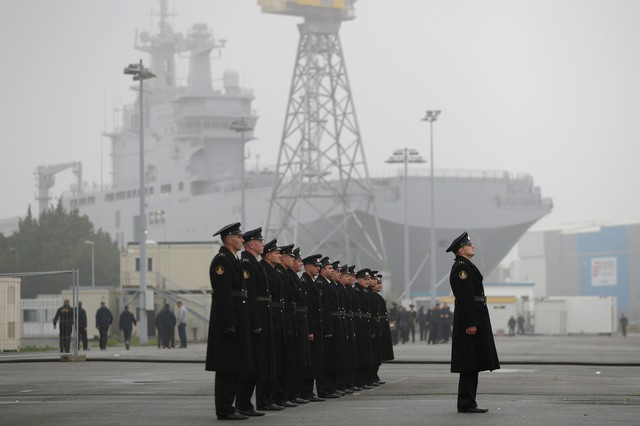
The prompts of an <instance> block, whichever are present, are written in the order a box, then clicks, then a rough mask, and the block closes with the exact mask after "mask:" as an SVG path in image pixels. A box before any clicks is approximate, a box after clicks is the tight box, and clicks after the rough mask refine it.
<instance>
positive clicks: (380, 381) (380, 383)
mask: <svg viewBox="0 0 640 426" xmlns="http://www.w3.org/2000/svg"><path fill="white" fill-rule="evenodd" d="M385 383H387V382H383V381H382V380H378V384H379V385H384V384H385Z"/></svg>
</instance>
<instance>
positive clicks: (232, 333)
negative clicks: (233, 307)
mask: <svg viewBox="0 0 640 426" xmlns="http://www.w3.org/2000/svg"><path fill="white" fill-rule="evenodd" d="M224 335H225V336H235V335H236V328H235V327H234V326H231V327H227V328H225V329H224Z"/></svg>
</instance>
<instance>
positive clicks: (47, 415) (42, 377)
mask: <svg viewBox="0 0 640 426" xmlns="http://www.w3.org/2000/svg"><path fill="white" fill-rule="evenodd" d="M496 343H497V346H498V352H499V355H500V358H501V361H502V367H503V368H502V369H500V370H497V371H495V372H484V373H481V374H480V386H479V388H478V402H479V404H480V405H481V406H483V407H486V408H489V410H490V411H489V412H488V413H486V414H458V413H457V412H456V409H455V399H456V396H455V395H456V390H457V379H458V377H457V375H456V374H452V373H450V372H449V365H448V363H447V357H448V354H449V351H450V345H448V344H441V345H435V346H433V345H430V346H427V345H425V344H424V343H421V342H418V343H415V344H410V343H408V344H405V345H397V346H395V349H396V358H397V359H398V362H394V363H386V364H384V365H383V366H382V367H381V369H380V376H381V378H382V379H383V380H385V381H386V382H387V383H386V384H385V385H383V386H380V387H378V388H375V389H373V390H369V391H362V392H359V393H358V394H354V395H350V396H345V397H343V398H340V399H338V400H328V401H325V402H320V403H311V404H306V405H302V406H299V407H295V408H288V409H286V410H284V411H281V412H275V413H274V412H269V413H268V414H267V415H266V416H264V417H260V418H251V419H249V420H247V421H245V423H243V424H249V423H252V424H255V423H260V424H264V425H276V424H277V425H289V424H296V425H342V424H367V425H396V424H402V425H422V424H431V425H463V424H464V425H466V424H474V425H484V424H486V425H514V424H517V425H583V424H593V425H607V424H634V425H636V424H640V350H639V349H640V336H638V335H630V336H628V337H627V338H623V337H621V336H564V337H546V336H544V337H543V336H523V337H521V336H518V337H514V338H509V337H498V338H497V339H496ZM123 349H124V348H119V347H116V348H109V349H108V350H107V351H89V352H87V355H88V356H87V362H60V356H59V354H56V353H46V354H37V355H36V354H10V353H4V354H0V361H1V362H0V424H2V425H86V424H97V425H116V424H117V425H122V424H129V423H135V424H142V425H165V424H167V425H168V424H184V425H200V424H203V425H204V424H211V423H215V422H217V420H215V411H214V405H213V380H214V373H210V372H205V371H204V365H203V361H204V350H205V349H206V346H205V345H204V344H195V345H190V347H189V348H187V349H171V350H166V349H165V350H158V349H156V348H149V347H147V348H132V350H130V351H125V350H123ZM21 361H28V362H21Z"/></svg>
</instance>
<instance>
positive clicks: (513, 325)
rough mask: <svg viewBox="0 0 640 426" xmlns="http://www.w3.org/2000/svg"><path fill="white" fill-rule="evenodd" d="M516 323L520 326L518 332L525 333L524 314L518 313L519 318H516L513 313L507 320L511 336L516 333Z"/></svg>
mask: <svg viewBox="0 0 640 426" xmlns="http://www.w3.org/2000/svg"><path fill="white" fill-rule="evenodd" d="M516 325H517V326H518V334H519V335H523V334H524V317H523V316H522V315H518V319H515V318H514V317H513V315H511V316H510V317H509V321H507V326H508V327H509V336H515V335H516Z"/></svg>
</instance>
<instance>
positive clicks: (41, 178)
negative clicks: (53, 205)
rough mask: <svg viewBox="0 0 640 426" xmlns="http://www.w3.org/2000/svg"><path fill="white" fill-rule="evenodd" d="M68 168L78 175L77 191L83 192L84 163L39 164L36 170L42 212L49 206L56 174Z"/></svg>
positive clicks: (39, 205)
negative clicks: (50, 191) (50, 192)
mask: <svg viewBox="0 0 640 426" xmlns="http://www.w3.org/2000/svg"><path fill="white" fill-rule="evenodd" d="M67 169H73V174H74V175H76V181H77V189H76V190H77V192H78V194H80V193H81V192H82V163H80V162H79V161H74V162H72V163H63V164H54V165H51V166H38V169H37V170H36V176H37V178H38V198H37V200H38V208H39V212H40V214H42V213H44V212H45V211H46V210H47V208H49V201H50V200H51V196H50V195H49V190H50V189H51V188H53V185H55V183H56V177H55V175H56V174H57V173H60V172H62V171H65V170H67Z"/></svg>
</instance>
